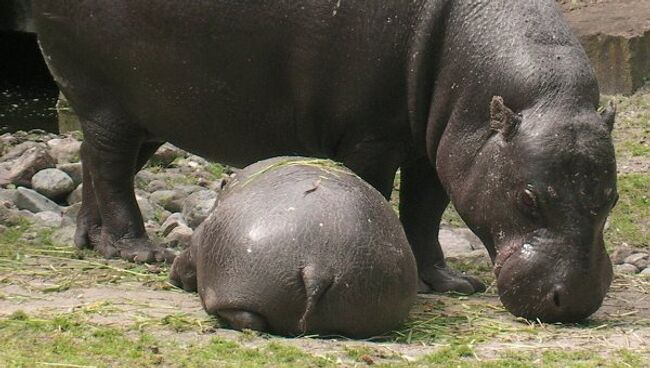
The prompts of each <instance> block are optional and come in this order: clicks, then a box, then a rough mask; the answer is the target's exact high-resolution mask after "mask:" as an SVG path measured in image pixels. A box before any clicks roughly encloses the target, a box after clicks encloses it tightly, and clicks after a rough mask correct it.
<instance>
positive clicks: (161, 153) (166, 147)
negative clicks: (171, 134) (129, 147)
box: [150, 143, 187, 167]
mask: <svg viewBox="0 0 650 368" xmlns="http://www.w3.org/2000/svg"><path fill="white" fill-rule="evenodd" d="M186 156H187V153H186V152H185V151H183V150H181V149H180V148H178V147H176V146H174V145H172V144H171V143H165V144H163V145H162V146H161V147H160V148H158V150H157V151H156V153H154V154H153V156H152V157H151V160H150V163H151V165H158V166H163V167H167V166H169V165H170V164H171V163H172V162H174V160H176V159H177V158H179V157H186Z"/></svg>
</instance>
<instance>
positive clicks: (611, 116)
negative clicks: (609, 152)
mask: <svg viewBox="0 0 650 368" xmlns="http://www.w3.org/2000/svg"><path fill="white" fill-rule="evenodd" d="M600 117H601V118H602V119H603V122H604V123H605V124H606V125H607V129H609V132H610V133H611V132H612V130H614V122H615V121H616V105H614V102H612V101H611V100H610V101H609V103H608V104H607V107H606V108H604V109H603V110H602V111H601V112H600Z"/></svg>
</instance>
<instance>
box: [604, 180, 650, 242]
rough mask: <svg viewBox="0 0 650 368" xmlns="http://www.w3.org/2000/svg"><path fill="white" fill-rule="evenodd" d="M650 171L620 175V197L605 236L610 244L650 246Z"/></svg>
mask: <svg viewBox="0 0 650 368" xmlns="http://www.w3.org/2000/svg"><path fill="white" fill-rule="evenodd" d="M649 188H650V175H647V174H637V173H632V174H623V175H620V176H619V178H618V192H619V196H620V197H619V201H618V204H617V206H616V207H615V208H614V210H613V211H612V213H611V215H610V218H609V221H610V224H609V227H608V229H607V230H606V232H605V237H606V239H607V241H608V243H609V244H610V248H611V246H612V245H613V246H619V245H621V244H622V243H627V244H628V245H631V246H635V247H649V246H650V243H648V242H649V241H650V239H649V238H648V233H649V231H650V229H649V227H650V198H649V197H648V196H649V195H650V192H649Z"/></svg>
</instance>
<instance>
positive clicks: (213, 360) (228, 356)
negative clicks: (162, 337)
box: [174, 337, 336, 368]
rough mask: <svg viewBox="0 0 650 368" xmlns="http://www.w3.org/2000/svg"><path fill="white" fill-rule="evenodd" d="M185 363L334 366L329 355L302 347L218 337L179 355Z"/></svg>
mask: <svg viewBox="0 0 650 368" xmlns="http://www.w3.org/2000/svg"><path fill="white" fill-rule="evenodd" d="M174 359H175V360H176V361H177V363H176V364H177V365H178V366H181V367H188V368H191V367H205V366H219V367H334V366H336V364H335V363H334V362H332V361H330V360H328V359H325V358H321V357H316V356H314V355H311V354H308V353H306V352H304V351H302V350H300V349H298V348H295V347H291V346H287V345H284V344H280V343H277V342H271V343H268V344H266V345H264V346H262V347H259V348H246V347H242V346H241V345H239V344H238V343H236V342H234V341H230V340H226V339H223V338H219V337H214V338H212V339H211V341H210V342H209V343H208V344H205V345H199V346H195V347H193V348H192V349H190V351H189V352H188V354H183V355H181V356H175V357H174Z"/></svg>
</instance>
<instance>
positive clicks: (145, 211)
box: [135, 193, 156, 222]
mask: <svg viewBox="0 0 650 368" xmlns="http://www.w3.org/2000/svg"><path fill="white" fill-rule="evenodd" d="M135 200H136V201H137V202H138V207H139V208H140V213H142V219H143V220H144V221H145V222H146V221H149V220H153V219H154V216H155V214H156V209H155V208H154V206H152V205H151V203H150V202H149V200H148V199H147V198H144V197H142V196H140V195H138V194H137V193H136V195H135Z"/></svg>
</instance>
